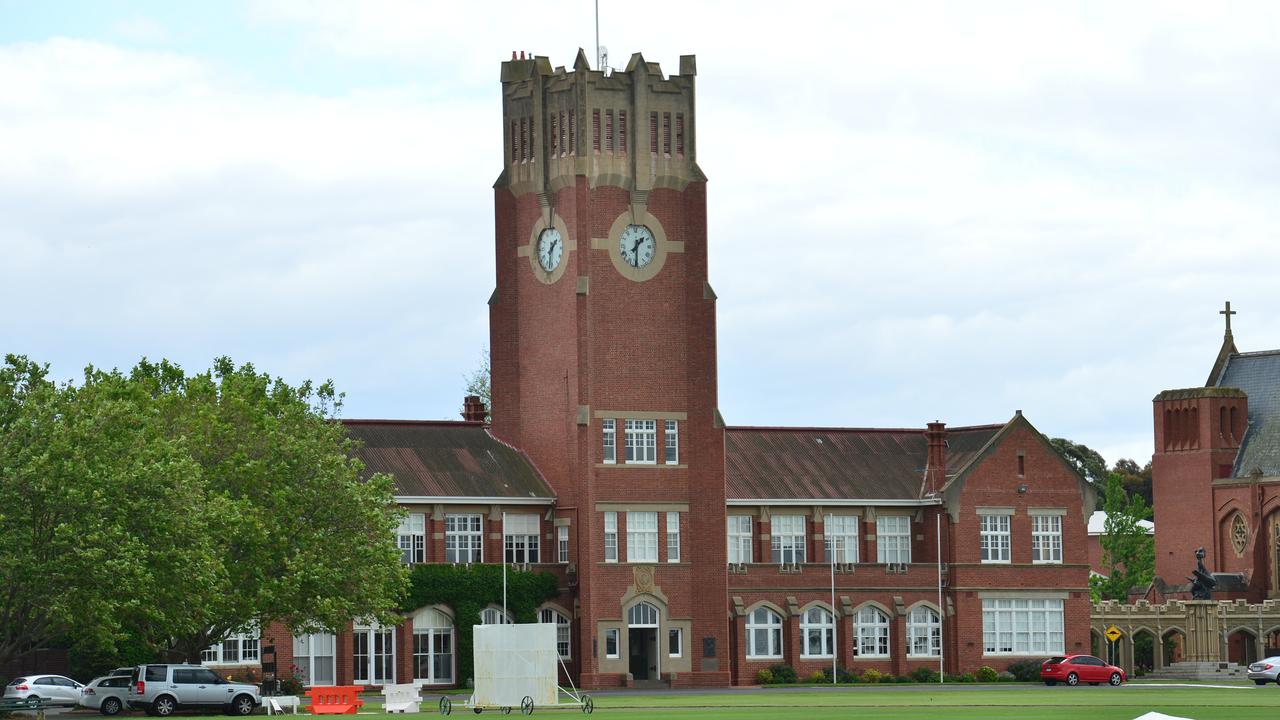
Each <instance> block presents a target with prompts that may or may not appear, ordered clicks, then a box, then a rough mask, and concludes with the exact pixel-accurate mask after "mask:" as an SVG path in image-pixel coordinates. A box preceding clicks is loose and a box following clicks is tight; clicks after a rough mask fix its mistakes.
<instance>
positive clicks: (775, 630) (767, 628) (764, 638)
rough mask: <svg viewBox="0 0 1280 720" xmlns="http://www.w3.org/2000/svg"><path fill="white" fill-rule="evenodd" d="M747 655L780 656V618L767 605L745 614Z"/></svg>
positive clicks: (752, 656)
mask: <svg viewBox="0 0 1280 720" xmlns="http://www.w3.org/2000/svg"><path fill="white" fill-rule="evenodd" d="M747 657H749V658H780V657H782V618H781V617H779V616H778V613H776V612H774V611H772V610H770V609H769V608H767V607H759V608H756V609H755V610H752V611H751V614H749V615H747Z"/></svg>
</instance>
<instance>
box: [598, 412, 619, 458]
mask: <svg viewBox="0 0 1280 720" xmlns="http://www.w3.org/2000/svg"><path fill="white" fill-rule="evenodd" d="M601 424H602V425H603V426H604V452H603V453H602V454H603V456H604V462H605V463H607V464H609V465H612V464H613V463H616V462H618V430H617V426H616V425H615V424H614V421H613V420H612V419H605V420H604V421H603V422H602V423H601Z"/></svg>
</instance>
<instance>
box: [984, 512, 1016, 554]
mask: <svg viewBox="0 0 1280 720" xmlns="http://www.w3.org/2000/svg"><path fill="white" fill-rule="evenodd" d="M978 520H979V522H980V526H979V527H980V533H981V545H982V562H984V563H1007V562H1009V516H1008V515H1006V514H1000V515H995V514H986V515H980V516H979V517H978Z"/></svg>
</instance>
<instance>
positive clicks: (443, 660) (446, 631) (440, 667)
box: [413, 608, 453, 685]
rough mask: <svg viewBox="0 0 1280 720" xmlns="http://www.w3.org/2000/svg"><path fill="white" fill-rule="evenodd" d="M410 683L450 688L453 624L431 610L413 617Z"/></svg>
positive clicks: (439, 613)
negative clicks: (420, 682)
mask: <svg viewBox="0 0 1280 720" xmlns="http://www.w3.org/2000/svg"><path fill="white" fill-rule="evenodd" d="M413 679H414V680H422V681H423V682H424V683H425V684H427V685H451V684H453V620H451V619H450V618H449V616H448V615H445V614H444V613H442V612H440V611H439V610H436V609H435V608H423V609H422V610H419V611H418V613H417V614H416V615H414V616H413Z"/></svg>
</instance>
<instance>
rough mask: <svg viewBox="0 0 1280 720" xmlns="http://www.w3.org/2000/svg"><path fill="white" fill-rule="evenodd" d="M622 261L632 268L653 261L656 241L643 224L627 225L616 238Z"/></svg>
mask: <svg viewBox="0 0 1280 720" xmlns="http://www.w3.org/2000/svg"><path fill="white" fill-rule="evenodd" d="M618 246H619V247H618V249H619V251H620V254H621V256H622V262H624V263H626V264H627V265H630V266H631V267H633V268H642V267H644V266H646V265H648V264H649V263H650V262H652V261H653V255H654V253H655V252H656V251H657V243H655V242H654V240H653V233H652V232H651V231H650V230H649V228H647V227H645V226H644V225H628V226H626V227H625V228H623V230H622V235H621V236H620V238H619V240H618Z"/></svg>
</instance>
